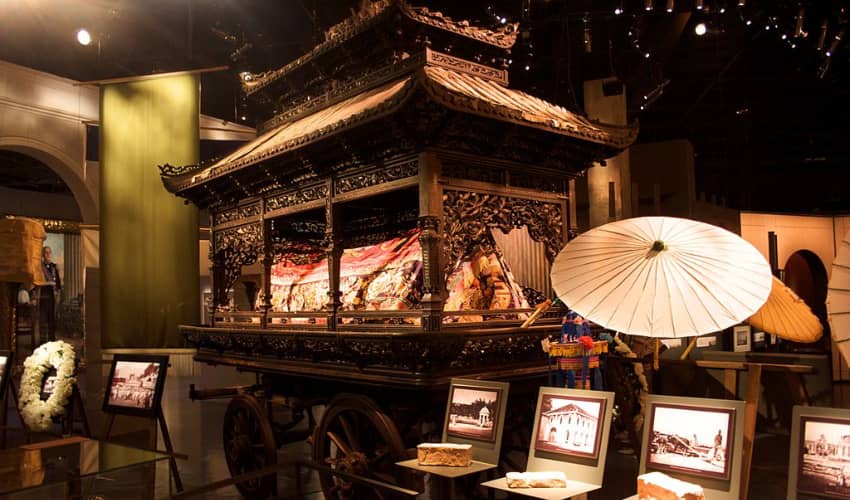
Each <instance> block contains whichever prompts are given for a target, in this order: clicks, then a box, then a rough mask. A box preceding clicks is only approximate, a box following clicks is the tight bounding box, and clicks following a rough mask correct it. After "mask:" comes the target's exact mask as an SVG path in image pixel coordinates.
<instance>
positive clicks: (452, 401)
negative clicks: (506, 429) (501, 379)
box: [446, 385, 502, 442]
mask: <svg viewBox="0 0 850 500" xmlns="http://www.w3.org/2000/svg"><path fill="white" fill-rule="evenodd" d="M501 392H502V391H501V389H498V388H492V389H491V388H486V387H480V386H466V385H452V386H451V391H450V393H449V408H448V422H447V424H446V435H448V436H455V437H462V438H467V439H477V440H480V441H488V442H492V441H495V440H496V423H497V420H498V418H499V415H498V409H499V403H500V399H501V397H502V396H501Z"/></svg>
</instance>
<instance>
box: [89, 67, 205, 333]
mask: <svg viewBox="0 0 850 500" xmlns="http://www.w3.org/2000/svg"><path fill="white" fill-rule="evenodd" d="M199 101H200V97H199V80H198V75H191V74H190V75H178V76H168V77H161V78H146V79H140V80H136V81H131V82H124V83H113V84H105V85H103V86H102V87H101V93H100V120H101V127H100V169H101V170H100V172H101V178H100V229H101V230H100V265H101V329H102V330H101V344H102V346H103V347H104V348H110V347H174V346H180V345H182V340H181V338H180V336H179V334H178V331H177V325H179V324H181V323H195V324H197V323H198V319H199V318H198V316H199V308H200V304H199V295H200V292H199V285H198V283H199V279H198V210H197V208H196V207H194V206H193V205H185V204H184V203H183V200H182V199H180V198H177V197H176V196H174V195H172V194H170V193H168V192H167V191H166V190H165V188H164V187H163V186H162V182H161V181H160V177H159V169H158V168H157V165H161V164H164V163H170V164H172V165H186V164H194V163H197V162H198V150H199V120H200V104H199Z"/></svg>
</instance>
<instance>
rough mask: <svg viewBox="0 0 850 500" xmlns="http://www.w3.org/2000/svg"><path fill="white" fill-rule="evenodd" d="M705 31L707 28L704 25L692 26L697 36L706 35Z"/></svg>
mask: <svg viewBox="0 0 850 500" xmlns="http://www.w3.org/2000/svg"><path fill="white" fill-rule="evenodd" d="M707 31H708V27H707V26H706V25H705V23H697V25H696V26H694V33H696V34H697V36H703V35H705V34H706V32H707Z"/></svg>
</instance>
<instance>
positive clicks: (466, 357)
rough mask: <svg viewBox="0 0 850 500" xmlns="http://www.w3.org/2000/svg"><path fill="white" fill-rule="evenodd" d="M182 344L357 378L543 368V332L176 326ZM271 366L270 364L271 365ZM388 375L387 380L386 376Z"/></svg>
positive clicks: (443, 375)
mask: <svg viewBox="0 0 850 500" xmlns="http://www.w3.org/2000/svg"><path fill="white" fill-rule="evenodd" d="M181 330H182V332H183V335H184V338H185V339H186V341H187V343H188V344H190V345H193V346H195V347H198V348H200V349H207V350H213V351H215V352H218V353H219V354H225V353H226V354H232V355H239V356H248V357H249V358H250V359H251V360H252V361H255V362H259V363H262V362H263V361H269V362H271V363H272V364H274V363H278V362H279V360H281V359H286V360H293V361H302V362H304V361H306V362H311V363H321V364H322V365H323V366H335V367H338V368H339V370H340V371H341V373H345V374H346V376H347V377H348V376H350V377H351V379H352V380H356V379H357V374H358V373H359V371H358V370H353V371H352V368H358V369H365V368H380V369H389V370H394V371H395V373H397V374H401V375H404V374H408V375H409V374H438V375H439V376H441V377H445V376H450V375H452V374H454V373H463V372H469V371H470V370H480V369H493V368H494V367H498V366H518V365H522V364H525V365H526V366H527V365H528V364H530V363H531V364H533V363H545V359H546V355H545V353H543V351H541V350H540V340H541V338H543V337H545V336H546V333H543V332H523V333H522V334H515V335H514V334H480V333H477V334H471V335H468V334H456V333H446V332H443V333H437V334H410V335H392V336H381V335H371V336H369V337H364V336H363V335H358V334H357V333H354V332H347V333H346V334H345V335H337V334H334V333H307V332H303V331H299V332H293V333H287V332H281V331H269V330H264V331H261V332H257V331H250V332H249V331H245V330H240V329H221V330H219V329H216V330H215V331H210V330H209V329H203V328H196V327H181ZM270 366H271V365H270ZM388 376H390V377H392V374H391V373H388Z"/></svg>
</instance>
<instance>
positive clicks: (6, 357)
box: [0, 351, 12, 401]
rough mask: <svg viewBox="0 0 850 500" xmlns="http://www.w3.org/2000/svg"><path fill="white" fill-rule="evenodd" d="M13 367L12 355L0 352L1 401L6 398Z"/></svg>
mask: <svg viewBox="0 0 850 500" xmlns="http://www.w3.org/2000/svg"><path fill="white" fill-rule="evenodd" d="M11 367H12V353H11V352H10V351H0V401H2V400H3V398H4V397H5V396H6V386H7V385H9V383H8V380H9V373H11Z"/></svg>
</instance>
